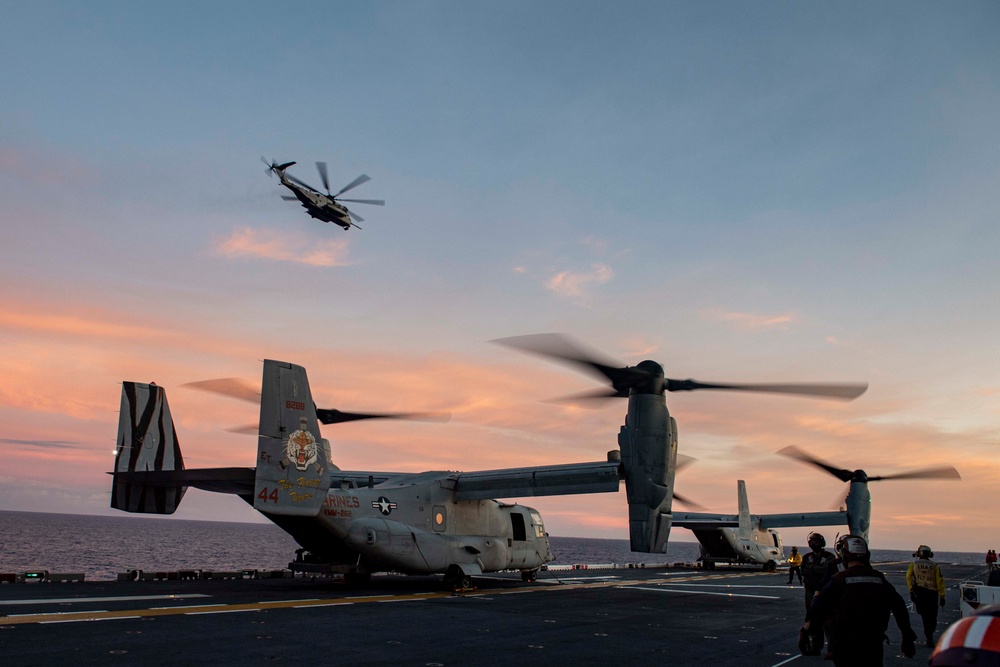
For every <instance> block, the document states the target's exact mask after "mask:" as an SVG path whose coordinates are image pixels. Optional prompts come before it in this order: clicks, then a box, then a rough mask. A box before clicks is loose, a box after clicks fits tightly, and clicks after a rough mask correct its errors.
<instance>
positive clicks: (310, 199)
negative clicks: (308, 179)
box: [260, 156, 385, 230]
mask: <svg viewBox="0 0 1000 667" xmlns="http://www.w3.org/2000/svg"><path fill="white" fill-rule="evenodd" d="M260 159H261V162H263V163H264V164H266V165H267V170H266V172H265V173H266V174H267V175H268V176H273V175H274V174H277V175H278V178H279V179H280V180H281V184H282V185H284V186H285V187H286V188H288V189H289V190H291V191H292V195H294V196H289V195H282V196H281V198H282V199H284V200H286V201H298V202H299V203H301V204H302V206H303V207H304V208H305V209H306V213H308V214H309V215H311V216H312V217H314V218H316V219H317V220H322V221H323V222H332V223H335V224H338V225H340V226H341V227H343V228H344V229H345V230H346V229H350V228H351V227H358V225H357V224H355V222H354V221H355V220H356V221H358V222H364V221H365V219H364V218H362V217H361V216H360V215H358V214H357V213H354V212H353V211H349V210H347V207H346V206H344V205H343V204H341V203H340V202H345V201H346V202H352V203H356V204H372V205H374V206H385V201H384V200H382V199H342V198H341V197H340V195H342V194H344V193H345V192H347V191H348V190H351V189H353V188H356V187H358V186H359V185H361V184H362V183H367V182H368V181H370V180H371V178H370V177H369V176H367V175H365V174H361V175H360V176H358V177H357V178H355V179H354V180H353V181H351V182H350V183H348V184H347V185H345V186H344V187H343V188H341V189H340V190H339V191H338V192H337V194H330V179H329V177H328V175H327V171H326V162H317V163H316V169H317V170H318V171H319V177H320V179H321V180H322V181H323V187H324V188H326V194H323V193H322V192H320V191H319V190H317V189H316V188H314V187H312V186H311V185H308V184H306V183H303V182H302V181H300V180H299V179H297V178H295V177H294V176H292V175H291V174H286V173H285V170H286V169H288V168H289V167H291V166H292V165H293V164H296V163H295V162H286V163H284V164H278V163H277V162H275V161H273V160H272V161H271V162H268V161H267V159H266V158H264V157H263V156H261V158H260ZM358 229H361V227H358Z"/></svg>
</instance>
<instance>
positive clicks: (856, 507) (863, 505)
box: [778, 447, 962, 542]
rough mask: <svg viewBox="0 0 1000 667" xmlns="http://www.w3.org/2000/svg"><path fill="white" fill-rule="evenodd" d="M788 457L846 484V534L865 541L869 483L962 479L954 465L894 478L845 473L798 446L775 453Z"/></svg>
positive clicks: (869, 517) (868, 524) (868, 525)
mask: <svg viewBox="0 0 1000 667" xmlns="http://www.w3.org/2000/svg"><path fill="white" fill-rule="evenodd" d="M778 453H779V454H782V455H784V456H787V457H789V458H793V459H796V460H797V461H801V462H803V463H807V464H809V465H813V466H816V467H817V468H819V469H820V470H824V471H826V472H828V473H829V474H831V475H833V476H834V477H836V478H837V479H839V480H840V481H842V482H847V483H848V485H849V486H848V489H847V496H846V497H845V498H844V503H843V506H844V507H845V508H846V511H845V512H844V515H845V516H844V519H845V521H846V524H847V532H848V534H850V535H860V536H861V537H863V538H865V542H867V541H868V531H869V529H870V528H871V524H872V494H871V492H870V491H869V490H868V482H879V481H882V480H894V479H956V480H960V479H962V476H961V475H960V474H959V473H958V470H956V469H955V468H954V467H953V466H942V467H939V468H922V469H920V470H910V471H909V472H901V473H896V474H894V475H869V474H868V473H866V472H865V471H864V470H846V469H844V468H838V467H836V466H833V465H830V464H829V463H826V462H824V461H820V460H819V459H817V458H814V457H812V456H810V455H809V454H806V453H805V452H803V451H802V450H800V449H799V448H797V447H785V448H784V449H782V450H780V451H779V452H778ZM787 525H820V524H787Z"/></svg>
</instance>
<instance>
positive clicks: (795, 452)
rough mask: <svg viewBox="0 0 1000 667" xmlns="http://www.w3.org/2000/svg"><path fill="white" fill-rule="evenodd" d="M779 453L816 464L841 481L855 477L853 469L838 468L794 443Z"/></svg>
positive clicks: (847, 480)
mask: <svg viewBox="0 0 1000 667" xmlns="http://www.w3.org/2000/svg"><path fill="white" fill-rule="evenodd" d="M778 453H779V454H781V455H783V456H787V457H789V458H792V459H796V460H798V461H801V462H802V463H808V464H809V465H813V466H816V467H817V468H820V469H821V470H825V471H826V472H828V473H830V474H831V475H833V476H834V477H836V478H837V479H839V480H840V481H841V482H850V481H851V480H852V479H854V472H853V471H851V470H845V469H844V468H838V467H836V466H832V465H830V464H829V463H826V462H824V461H820V460H819V459H817V458H815V457H813V456H810V455H809V454H806V453H805V452H803V451H802V450H801V449H799V448H798V447H795V446H794V445H789V446H788V447H785V448H784V449H781V450H778Z"/></svg>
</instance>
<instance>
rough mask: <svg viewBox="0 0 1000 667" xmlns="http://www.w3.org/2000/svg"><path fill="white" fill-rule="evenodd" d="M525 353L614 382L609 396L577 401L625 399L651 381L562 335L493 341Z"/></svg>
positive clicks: (642, 373)
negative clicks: (549, 358)
mask: <svg viewBox="0 0 1000 667" xmlns="http://www.w3.org/2000/svg"><path fill="white" fill-rule="evenodd" d="M492 342H494V343H499V344H501V345H506V346H508V347H513V348H514V349H517V350H521V351H523V352H530V353H532V354H538V355H541V356H543V357H551V358H553V359H557V360H559V361H562V362H565V363H568V364H573V365H577V366H583V367H584V369H586V370H588V371H590V372H591V373H592V374H594V373H596V374H597V375H599V376H601V377H602V378H604V379H606V380H609V381H610V382H611V387H612V389H613V391H611V392H610V393H608V392H604V393H592V394H591V393H588V394H583V395H580V396H578V398H616V397H617V398H623V397H628V390H629V388H630V387H632V386H634V385H635V384H638V383H639V382H641V381H644V380H646V379H648V377H649V373H647V372H646V371H644V370H641V369H639V368H633V367H628V366H626V367H618V363H617V362H615V361H611V360H607V359H601V358H599V356H598V355H597V354H595V353H593V352H590V351H588V350H585V349H583V347H582V346H580V345H579V344H578V343H576V342H575V341H573V340H572V339H571V338H570V337H569V336H565V335H563V334H529V335H527V336H511V337H509V338H497V339H496V340H494V341H492Z"/></svg>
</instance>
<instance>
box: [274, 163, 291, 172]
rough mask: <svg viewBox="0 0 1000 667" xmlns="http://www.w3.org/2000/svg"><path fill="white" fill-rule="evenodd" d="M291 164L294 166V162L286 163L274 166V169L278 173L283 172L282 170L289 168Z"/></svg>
mask: <svg viewBox="0 0 1000 667" xmlns="http://www.w3.org/2000/svg"><path fill="white" fill-rule="evenodd" d="M293 164H295V163H294V162H286V163H285V164H278V165H275V166H274V168H275V169H276V170H278V171H284V170H286V169H288V168H289V167H291V166H292V165H293Z"/></svg>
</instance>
